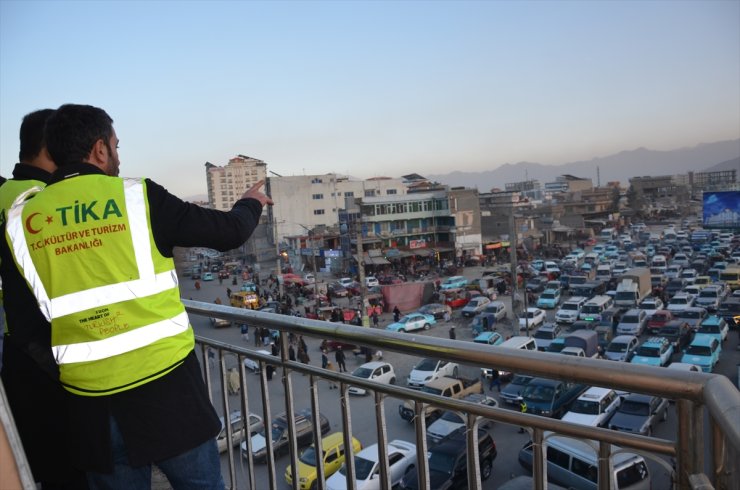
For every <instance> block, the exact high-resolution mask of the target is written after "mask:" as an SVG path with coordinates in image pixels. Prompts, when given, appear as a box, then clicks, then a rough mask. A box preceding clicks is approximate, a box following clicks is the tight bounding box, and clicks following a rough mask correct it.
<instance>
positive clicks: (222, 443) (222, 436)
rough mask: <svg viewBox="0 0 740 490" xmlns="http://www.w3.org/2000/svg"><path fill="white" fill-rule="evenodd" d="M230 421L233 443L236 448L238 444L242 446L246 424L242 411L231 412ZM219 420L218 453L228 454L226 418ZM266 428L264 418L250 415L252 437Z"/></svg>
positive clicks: (250, 434) (250, 433)
mask: <svg viewBox="0 0 740 490" xmlns="http://www.w3.org/2000/svg"><path fill="white" fill-rule="evenodd" d="M229 419H230V420H231V442H232V443H233V445H234V446H236V445H238V444H241V442H242V441H243V440H244V423H243V422H242V412H241V410H235V411H233V412H231V416H230V417H229ZM219 420H220V421H221V432H219V433H218V437H217V438H216V443H217V444H218V452H220V453H223V452H226V450H227V449H228V447H229V444H228V439H227V437H226V426H225V425H224V418H223V417H219ZM264 427H265V426H264V424H263V423H262V417H260V416H259V415H256V414H253V413H250V414H249V436H250V437H251V436H253V435H254V434H256V433H258V432H260V431H262V429H263V428H264Z"/></svg>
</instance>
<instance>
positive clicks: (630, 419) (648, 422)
mask: <svg viewBox="0 0 740 490" xmlns="http://www.w3.org/2000/svg"><path fill="white" fill-rule="evenodd" d="M668 405H669V404H668V400H667V399H665V398H661V397H658V396H652V395H643V394H638V393H631V394H628V395H627V396H625V397H623V398H622V404H621V405H620V406H619V408H618V409H617V411H616V412H615V413H614V415H613V416H612V418H611V420H610V421H609V428H610V429H612V430H619V431H622V432H633V433H635V434H641V435H643V436H650V435H652V433H653V429H654V428H655V426H656V425H658V422H660V421H665V420H666V419H667V418H668Z"/></svg>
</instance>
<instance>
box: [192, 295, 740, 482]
mask: <svg viewBox="0 0 740 490" xmlns="http://www.w3.org/2000/svg"><path fill="white" fill-rule="evenodd" d="M184 303H185V305H186V307H187V310H188V312H189V313H191V314H198V315H204V316H209V317H219V318H226V319H229V320H232V321H234V322H237V323H248V324H249V325H251V326H256V327H267V328H269V329H273V330H277V331H279V332H280V342H281V347H282V348H281V349H280V353H281V354H280V357H275V356H271V355H266V354H260V353H257V352H254V351H250V350H248V349H244V348H239V347H235V346H233V345H230V344H225V343H221V342H217V341H213V340H209V339H205V338H201V337H197V342H198V344H199V346H200V348H201V350H202V354H203V358H204V359H205V357H206V352H207V350H209V349H214V350H215V351H217V352H218V360H219V366H220V378H219V379H220V382H221V393H222V394H223V395H222V396H223V400H222V403H223V406H224V408H225V412H226V413H229V412H230V408H229V397H228V396H227V394H226V393H227V379H226V376H227V369H226V362H225V359H226V356H227V355H236V356H237V357H238V360H239V366H240V373H239V374H240V382H241V388H242V389H241V391H240V393H241V394H242V396H241V405H242V407H241V409H242V413H245V414H246V413H248V406H249V400H248V396H247V390H246V389H245V387H246V385H245V379H246V378H245V376H246V371H245V367H244V362H243V360H244V359H245V358H250V359H253V360H255V361H257V362H258V363H259V365H260V367H261V368H262V369H260V385H261V398H262V400H261V402H262V407H263V417H264V424H265V427H268V428H269V427H271V415H270V400H269V396H268V391H267V387H268V385H267V383H268V381H267V377H266V369H265V366H266V365H267V364H271V365H274V366H277V367H279V368H281V369H280V371H281V372H282V374H281V377H282V382H283V384H284V393H285V395H284V396H285V400H284V402H285V407H286V412H287V420H288V421H293V415H294V407H293V400H294V395H293V388H292V382H291V376H290V373H291V372H298V373H304V374H307V375H309V376H310V378H309V385H310V393H311V397H310V398H311V408H312V413H313V418H314V420H313V422H314V427H318V426H319V419H318V417H319V415H318V414H319V396H318V386H317V383H318V381H319V380H333V381H335V382H337V383H339V384H340V395H341V398H340V400H341V410H342V422H343V432H344V447H345V448H348V454H347V455H346V458H345V462H346V463H345V464H346V466H347V471H346V473H347V477H348V488H351V489H354V488H355V481H354V468H353V461H354V460H353V457H352V455H351V452H352V450H351V448H352V444H351V434H352V430H351V417H350V413H349V402H348V392H347V390H348V388H349V386H350V385H354V386H359V387H361V388H365V389H368V390H370V392H372V393H374V397H375V416H376V422H377V423H376V427H377V438H378V439H377V440H378V448H379V460H380V462H381V475H380V476H381V479H380V482H381V483H382V485H381V487H382V488H390V477H389V471H388V454H387V448H386V446H387V442H388V438H387V433H386V424H385V408H384V405H383V400H384V399H385V397H388V396H390V397H394V398H401V399H406V400H412V401H413V403H414V411H415V420H416V424H415V434H416V448H417V464H416V471H417V474H418V479H419V482H420V483H421V485H420V487H419V488H428V487H429V469H428V467H427V461H426V454H427V443H426V423H425V418H424V416H423V415H422V414H423V413H424V409H425V406H426V405H427V404H431V405H434V406H437V407H441V408H443V409H451V410H457V411H460V412H463V413H465V414H467V423H468V429H474V428H475V427H474V426H476V425H477V424H478V422H479V421H480V420H481V419H482V418H485V419H490V420H493V421H496V422H503V423H506V424H514V425H519V426H522V427H526V428H528V429H529V430H530V431H531V434H532V440H533V443H534V444H533V478H534V487H535V488H536V489H542V488H545V482H546V475H545V471H546V462H547V459H546V456H545V444H544V443H545V442H546V439H547V437H548V436H547V434H546V433H547V432H555V433H557V434H558V435H564V436H569V437H574V438H579V439H587V440H592V441H595V442H596V443H597V444H598V457H599V459H598V461H599V473H598V474H599V482H598V488H599V489H604V490H606V489H608V488H609V486H610V483H609V480H608V478H607V476H608V475H609V469H610V468H611V459H610V456H611V451H612V446H611V445H612V444H614V445H617V446H620V447H622V448H629V449H630V450H631V451H633V452H637V453H639V454H643V455H646V456H648V457H654V455H656V454H657V455H665V456H669V457H671V458H674V459H675V469H676V472H675V477H674V479H673V480H674V486H675V487H676V488H681V489H684V488H695V487H692V485H695V486H696V488H698V485H699V484H698V483H696V482H702V481H707V478H708V480H709V481H711V482H712V484H713V485H714V486H715V488H737V484H738V480H740V475H739V474H738V461H740V459H739V457H740V393H739V392H738V390H737V389H736V388H735V387H734V386H733V385H732V383H731V382H730V381H729V379H728V378H726V377H725V376H721V375H713V374H704V373H696V372H683V371H674V370H666V369H660V370H659V369H655V368H651V367H646V366H637V365H633V364H628V363H620V362H608V361H603V360H597V359H583V358H576V357H571V356H562V355H557V354H549V353H542V352H536V353H534V352H527V351H520V350H513V349H504V348H491V347H488V346H483V345H479V344H474V343H472V342H466V343H463V342H456V341H451V340H447V339H438V338H432V337H426V336H415V335H411V334H400V333H394V332H387V331H382V330H376V329H369V328H363V327H355V326H350V325H345V324H335V323H330V322H325V321H318V320H310V319H305V318H299V317H291V316H283V315H275V314H269V313H262V312H258V311H249V310H243V309H238V308H231V307H227V306H220V305H214V304H211V303H201V302H195V301H184ZM289 333H292V334H294V335H303V336H306V337H314V338H319V339H334V340H338V341H342V342H346V343H351V344H355V345H364V346H369V347H375V348H378V349H381V350H383V351H395V352H402V353H406V354H411V355H414V356H418V357H433V358H439V359H445V360H448V361H453V362H459V363H463V364H467V365H477V366H497V367H499V368H501V369H504V370H507V371H511V372H517V373H526V374H530V375H534V376H543V377H547V378H550V379H558V380H567V381H575V382H578V383H583V384H586V385H589V386H602V387H611V388H615V389H619V390H626V391H629V392H637V393H649V394H655V395H659V396H662V397H665V398H668V399H671V400H674V401H676V407H677V413H678V424H679V428H680V429H679V434H678V438H677V440H676V441H669V440H664V439H658V438H654V437H645V436H640V435H633V434H629V433H624V432H618V431H612V430H608V429H603V428H594V427H585V426H580V425H574V424H570V423H566V422H562V421H560V420H555V419H549V418H544V417H540V416H536V415H528V414H522V413H519V412H515V411H511V410H506V409H500V408H491V407H486V406H483V405H480V404H473V403H468V402H464V401H459V400H455V399H450V398H443V397H439V396H435V395H431V394H427V393H422V392H419V391H415V390H412V389H409V388H404V387H398V386H393V385H378V384H376V383H373V382H371V381H367V380H364V379H360V378H356V377H352V376H349V375H347V374H342V373H337V372H333V371H328V370H324V369H321V368H318V367H313V366H310V365H306V364H302V363H299V362H295V361H290V360H288V358H287V356H288V354H287V335H288V334H289ZM607 362H608V364H605V363H607ZM203 365H204V370H205V378H206V380H208V381H209V382H210V380H211V371H210V366H209V363H207V362H206V363H203ZM607 365H608V367H609V369H604V367H605V366H607ZM209 388H210V386H209ZM704 408H706V410H704ZM705 413H706V414H708V417H709V423H710V427H711V430H710V431H709V432H710V433H709V435H708V437H709V439H710V441H711V442H710V443H711V449H712V451H711V453H710V455H711V456H710V457H711V465H709V468H711V471H710V472H709V474H708V475H705V470H704V468H705V464H704V454H705V450H704V448H705V435H704V418H705ZM244 419H246V417H244ZM225 420H228V417H226V418H225ZM226 427H227V436H228V438H229V440H231V437H232V434H231V428H230V426H229V424H226ZM245 430H246V429H245ZM246 433H247V434H248V431H246ZM466 433H467V436H466V437H467V449H468V456H469V460H472V461H473V462H474V464H468V482H469V483H468V486H469V488H471V489H480V488H481V480H480V474H479V471H478V468H479V466H478V462H479V461H478V440H477V439H478V431H477V430H467V431H466ZM288 434H289V439H290V467H291V471H292V472H293V473H292V474H293V475H297V474H298V473H297V471H296V470H297V458H298V448H297V444H296V438H295V427H294V425H293V424H292V423H290V424H289V425H288ZM265 436H266V439H267V441H266V447H267V465H268V474H269V487H270V488H271V489H275V488H278V485H277V482H276V477H275V472H276V469H275V464H274V456H275V455H274V453H273V449H272V440H271V433H270V431H269V430H266V431H265ZM321 437H322V436H321V433H320V431H314V441H313V442H314V445H315V447H316V454H322V448H321ZM246 444H247V455H246V456H247V460H248V466H249V471H248V474H249V478H250V481H249V488H257V487H256V486H255V481H254V471H252V470H253V464H254V461H253V460H252V448H251V445H250V438H249V437H248V436H247V437H246ZM228 458H229V469H230V475H229V476H230V481H231V485H232V487H234V485H235V481H236V480H235V474H236V473H235V472H236V470H235V463H234V450H233V445H229V449H228ZM663 464H666V463H665V462H663ZM317 469H318V471H319V477H318V484H319V488H320V489H323V488H324V474H323V468H322V466H321V465H318V466H317ZM226 480H227V481H228V480H229V479H228V478H226ZM425 482H426V485H425V484H424V483H425ZM264 483H265V482H262V486H264ZM293 485H294V487H295V486H296V485H297V478H294V479H293ZM705 488H706V487H705Z"/></svg>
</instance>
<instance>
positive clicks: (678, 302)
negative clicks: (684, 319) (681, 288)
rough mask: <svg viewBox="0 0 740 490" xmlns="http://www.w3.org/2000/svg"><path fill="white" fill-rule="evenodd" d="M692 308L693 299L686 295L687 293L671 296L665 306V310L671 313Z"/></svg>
mask: <svg viewBox="0 0 740 490" xmlns="http://www.w3.org/2000/svg"><path fill="white" fill-rule="evenodd" d="M692 306H694V297H693V296H691V295H689V294H687V293H676V294H674V295H673V297H672V298H671V299H670V301H668V306H666V309H667V310H668V311H670V312H672V313H675V312H677V311H682V310H685V309H686V308H691V307H692Z"/></svg>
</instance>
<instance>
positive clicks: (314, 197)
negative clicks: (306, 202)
mask: <svg viewBox="0 0 740 490" xmlns="http://www.w3.org/2000/svg"><path fill="white" fill-rule="evenodd" d="M323 198H324V195H323V194H313V195H312V196H311V199H313V200H314V201H315V200H318V199H323Z"/></svg>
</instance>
